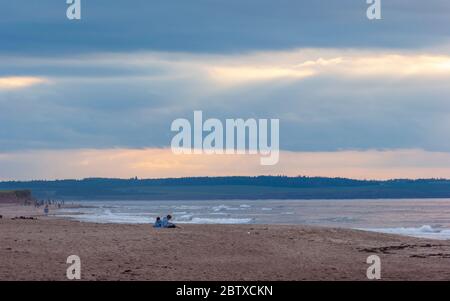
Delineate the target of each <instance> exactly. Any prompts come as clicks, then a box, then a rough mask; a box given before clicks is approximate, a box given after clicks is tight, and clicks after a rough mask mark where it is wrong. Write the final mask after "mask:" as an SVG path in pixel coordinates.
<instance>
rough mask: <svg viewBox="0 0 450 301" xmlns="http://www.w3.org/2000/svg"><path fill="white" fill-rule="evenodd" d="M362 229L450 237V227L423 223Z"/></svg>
mask: <svg viewBox="0 0 450 301" xmlns="http://www.w3.org/2000/svg"><path fill="white" fill-rule="evenodd" d="M360 230H365V231H373V232H381V233H389V234H399V235H406V236H413V237H420V238H432V239H450V229H438V228H433V227H432V226H430V225H423V226H420V227H399V228H369V229H360Z"/></svg>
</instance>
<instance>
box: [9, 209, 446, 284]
mask: <svg viewBox="0 0 450 301" xmlns="http://www.w3.org/2000/svg"><path fill="white" fill-rule="evenodd" d="M2 207H3V206H2ZM22 209H23V208H22ZM31 209H34V208H31ZM22 213H24V212H22ZM0 214H1V213H0ZM19 215H20V214H19ZM22 215H23V214H22ZM0 238H1V241H2V245H1V247H0V280H66V269H67V268H68V266H69V265H68V264H67V263H66V259H67V257H68V256H69V255H78V256H79V257H80V258H81V265H82V278H81V279H82V280H180V281H187V280H224V281H231V280H367V277H366V270H367V268H368V267H369V265H368V264H367V263H366V260H367V257H368V256H369V255H378V256H379V257H380V259H381V262H382V272H381V275H382V280H450V241H443V240H431V239H421V238H413V237H407V236H400V235H392V234H383V233H377V232H368V231H362V230H352V229H343V228H326V227H316V226H304V225H259V224H258V225H256V224H246V225H244V224H241V225H196V224H182V225H181V226H180V227H179V228H176V229H154V228H152V226H151V225H150V224H99V223H90V222H79V221H74V220H68V219H63V218H58V217H52V216H50V217H44V216H37V219H35V220H20V219H19V220H11V218H10V217H6V216H5V217H4V218H3V219H0Z"/></svg>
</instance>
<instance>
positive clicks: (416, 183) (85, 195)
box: [0, 176, 450, 200]
mask: <svg viewBox="0 0 450 301" xmlns="http://www.w3.org/2000/svg"><path fill="white" fill-rule="evenodd" d="M0 189H3V190H19V189H22V190H23V189H29V190H31V191H32V192H33V196H34V197H37V198H43V199H45V198H50V199H71V200H81V199H88V200H89V199H92V200H94V199H99V200H100V199H120V200H127V199H129V200H144V199H145V200H196V199H197V200H207V199H224V200H225V199H356V198H360V199H373V198H450V180H444V179H422V180H406V179H398V180H388V181H375V180H353V179H346V178H325V177H286V176H258V177H192V178H167V179H142V180H141V179H137V178H133V179H106V178H88V179H83V180H56V181H27V182H21V181H9V182H0Z"/></svg>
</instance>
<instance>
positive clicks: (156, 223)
mask: <svg viewBox="0 0 450 301" xmlns="http://www.w3.org/2000/svg"><path fill="white" fill-rule="evenodd" d="M161 227H162V222H161V218H160V217H159V216H158V217H157V218H156V221H155V223H154V224H153V228H161Z"/></svg>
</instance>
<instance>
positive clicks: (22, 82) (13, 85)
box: [0, 76, 48, 90]
mask: <svg viewBox="0 0 450 301" xmlns="http://www.w3.org/2000/svg"><path fill="white" fill-rule="evenodd" d="M45 82H48V80H47V79H45V78H39V77H31V76H10V77H0V90H2V89H4V90H10V89H11V90H14V89H22V88H27V87H30V86H33V85H37V84H42V83H45Z"/></svg>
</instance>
